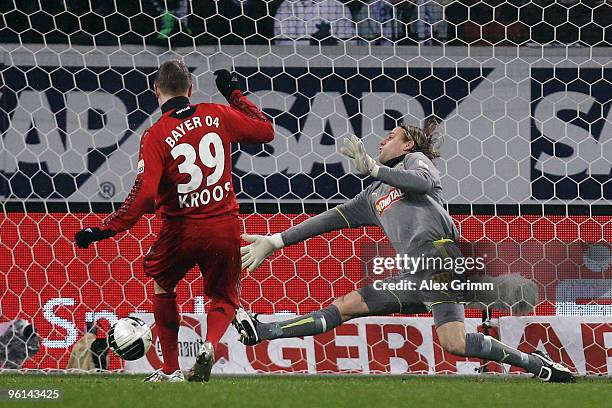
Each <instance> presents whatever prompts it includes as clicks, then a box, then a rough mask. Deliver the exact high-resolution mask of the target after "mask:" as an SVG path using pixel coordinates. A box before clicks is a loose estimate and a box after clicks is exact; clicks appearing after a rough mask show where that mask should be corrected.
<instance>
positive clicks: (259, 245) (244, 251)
mask: <svg viewBox="0 0 612 408" xmlns="http://www.w3.org/2000/svg"><path fill="white" fill-rule="evenodd" d="M242 239H244V240H245V241H246V242H252V244H250V245H246V246H243V247H242V248H240V254H241V255H242V269H245V268H247V269H248V270H249V272H253V271H254V270H255V269H257V267H259V265H261V263H262V262H263V261H264V260H265V259H266V258H267V257H269V256H270V255H272V254H273V253H274V251H276V250H277V249H282V248H283V247H284V246H285V244H284V243H283V238H282V237H281V234H274V235H249V234H243V235H242Z"/></svg>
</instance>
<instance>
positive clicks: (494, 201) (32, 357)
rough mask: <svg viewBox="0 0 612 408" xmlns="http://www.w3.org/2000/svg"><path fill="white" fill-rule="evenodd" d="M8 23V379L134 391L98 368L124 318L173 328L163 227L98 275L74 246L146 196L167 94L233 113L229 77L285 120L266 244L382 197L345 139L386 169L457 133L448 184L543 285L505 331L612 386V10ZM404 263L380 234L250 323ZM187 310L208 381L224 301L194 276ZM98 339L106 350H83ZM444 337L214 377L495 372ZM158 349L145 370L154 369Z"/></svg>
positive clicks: (509, 259) (401, 322)
mask: <svg viewBox="0 0 612 408" xmlns="http://www.w3.org/2000/svg"><path fill="white" fill-rule="evenodd" d="M0 13H2V20H0V41H1V42H2V43H0V74H1V77H0V78H1V81H2V83H1V88H0V132H1V134H2V138H1V139H0V140H1V142H0V143H2V150H1V152H0V171H1V172H0V198H1V199H2V203H3V213H2V216H1V221H0V276H1V277H2V279H3V280H2V282H3V284H2V285H1V286H2V294H1V297H0V314H1V320H2V321H3V322H4V323H0V361H2V362H3V364H4V365H3V367H4V368H19V367H24V368H32V369H65V368H67V367H68V368H82V369H93V368H95V367H102V368H107V369H119V368H124V367H125V365H124V364H125V363H124V362H122V361H120V360H119V359H118V358H116V357H115V356H111V357H109V359H108V361H107V360H106V358H105V357H102V358H100V359H97V360H96V359H92V358H91V355H90V354H89V352H87V350H91V349H92V348H93V349H94V350H96V353H99V354H103V353H104V344H103V343H104V342H103V341H102V342H97V343H96V344H95V346H92V345H93V343H94V342H95V340H96V338H99V339H103V338H104V336H105V332H106V330H107V329H108V324H109V323H112V322H114V321H115V320H116V319H117V318H118V317H122V316H125V315H128V314H131V313H142V314H143V318H144V319H145V320H146V321H147V322H148V323H150V324H153V319H152V315H150V314H149V312H151V310H152V308H151V302H150V294H151V293H152V282H151V281H150V280H149V279H147V278H146V277H145V276H144V274H143V272H142V265H141V264H142V262H141V261H142V256H143V254H144V253H146V251H147V250H148V248H149V246H150V245H151V243H152V242H153V241H154V239H155V232H156V231H157V230H158V228H159V222H158V221H157V220H155V219H153V218H152V216H149V217H147V218H146V219H143V220H141V221H140V222H139V223H138V224H137V226H136V227H134V228H133V229H132V230H131V231H130V232H129V233H127V234H124V235H122V236H120V237H119V238H118V239H117V240H116V241H107V242H103V243H99V244H97V245H96V246H95V248H94V249H93V250H90V251H87V252H78V253H77V252H76V250H75V248H74V247H73V244H72V242H71V239H72V237H73V236H74V233H75V232H76V231H77V230H78V229H80V228H81V227H82V226H83V225H89V224H95V223H96V222H98V221H99V220H100V219H101V218H103V217H104V216H105V215H106V214H107V213H108V212H109V211H111V210H112V208H113V203H114V204H116V203H119V202H121V200H123V199H124V198H125V196H126V195H127V193H128V192H129V189H130V187H131V185H132V182H133V180H134V177H135V174H136V168H135V166H136V161H137V160H136V159H137V153H138V146H139V138H140V135H142V133H143V132H144V130H145V129H146V128H148V127H149V126H150V125H151V124H152V123H153V122H154V121H155V120H156V119H157V117H158V115H159V111H158V106H157V101H156V99H155V97H154V95H153V93H152V91H151V82H152V79H153V75H154V73H155V71H156V68H157V67H158V66H159V63H160V62H161V61H164V60H166V59H170V58H180V59H183V60H184V61H185V62H186V64H187V65H188V67H189V68H190V69H191V70H192V73H193V75H194V78H195V79H196V85H197V86H196V92H195V94H194V96H193V98H192V99H193V100H194V101H198V102H199V101H214V102H219V103H224V102H225V101H224V99H223V98H222V97H221V96H220V95H219V94H218V92H217V91H216V89H215V88H214V81H213V78H212V74H211V72H212V71H214V70H215V69H221V68H230V69H233V70H235V71H236V72H237V73H238V74H239V75H240V77H241V81H242V85H243V88H244V89H245V90H246V91H247V93H248V96H249V98H250V99H251V100H252V101H253V102H254V103H256V104H257V105H258V106H261V107H262V108H263V109H264V111H265V112H266V113H267V114H268V115H269V116H270V117H272V118H273V119H274V124H275V128H276V133H277V136H276V138H275V140H274V141H273V142H272V143H270V144H268V145H266V146H265V147H261V146H247V145H241V146H236V147H235V150H234V152H233V165H234V187H235V190H236V193H237V195H238V198H239V200H240V203H241V209H242V215H241V217H242V220H243V229H244V230H245V231H248V232H251V233H274V232H279V231H282V230H284V229H286V228H287V227H289V226H290V225H292V224H295V223H298V222H300V221H302V220H304V219H305V218H306V216H307V215H309V214H313V213H317V212H319V211H321V210H322V209H324V208H328V207H329V206H332V205H335V204H337V203H340V202H342V201H344V200H346V199H347V198H351V197H353V196H354V195H355V194H356V193H358V192H359V191H361V190H362V189H363V186H364V184H365V183H367V182H368V181H367V180H363V179H361V178H359V177H357V176H355V175H354V174H352V173H351V172H350V171H349V168H348V165H347V162H346V161H345V160H344V159H343V157H342V156H341V155H340V154H339V152H338V151H337V149H336V140H338V139H339V138H341V137H343V136H346V135H348V134H356V135H358V136H359V137H361V138H362V139H363V140H364V142H365V144H366V147H367V148H368V149H369V150H371V151H374V149H375V146H376V145H377V144H378V141H379V140H380V137H381V136H382V135H384V134H385V133H386V132H388V131H389V130H390V129H392V128H393V127H394V126H395V125H396V123H397V122H398V121H400V120H403V121H404V122H406V123H408V124H412V125H419V124H421V123H422V121H423V119H425V118H426V117H429V116H431V115H436V116H437V117H438V118H440V119H442V121H443V122H442V123H443V133H444V134H445V143H444V145H443V148H442V158H441V159H440V160H439V161H438V163H437V165H438V167H439V169H440V170H441V172H442V185H443V186H444V189H445V199H446V200H447V202H448V208H449V211H450V213H451V214H452V215H453V217H454V219H455V221H456V222H457V225H458V226H459V228H460V231H461V234H462V239H463V240H464V241H466V242H479V243H481V244H483V245H494V246H495V247H496V248H497V255H496V257H495V260H494V262H495V266H496V268H498V269H496V270H497V271H500V273H501V271H503V272H513V273H521V274H522V275H523V276H525V277H527V278H530V279H532V280H534V281H535V282H536V283H537V285H538V288H539V292H540V293H539V299H540V302H539V304H538V305H536V308H535V313H534V316H531V317H527V318H518V317H514V316H506V315H508V314H509V312H508V311H505V312H501V315H502V316H503V317H500V318H499V319H498V316H499V313H498V314H495V315H494V321H493V323H494V325H493V326H494V327H493V328H491V329H487V330H491V332H492V333H497V335H500V336H501V338H502V339H503V340H504V341H505V342H506V343H508V344H511V345H514V346H520V348H521V350H524V351H532V350H534V349H535V348H544V349H546V350H547V351H548V352H549V353H550V354H551V356H552V357H553V358H555V359H557V360H558V361H563V362H564V363H566V364H567V365H569V366H571V367H572V368H573V369H574V370H575V371H577V372H579V373H582V374H585V373H587V374H608V375H609V374H610V373H611V372H612V368H611V366H610V362H609V361H610V358H609V353H610V351H609V349H610V347H612V346H611V344H610V341H609V340H608V339H609V336H610V334H609V333H610V332H612V320H611V317H610V316H611V315H612V310H611V306H610V299H612V292H611V291H610V287H612V269H611V263H612V261H611V251H610V247H609V245H608V244H606V243H607V242H611V241H612V222H611V219H610V212H609V204H610V200H612V190H611V187H612V184H611V183H610V175H611V174H612V173H611V172H612V141H611V140H610V139H612V128H611V127H610V126H611V123H610V107H611V106H612V100H611V95H612V68H611V67H610V62H609V61H610V57H611V56H612V51H611V48H609V47H610V45H611V44H610V43H611V38H612V37H611V35H612V34H611V28H610V21H612V19H611V18H610V16H611V15H612V7H611V5H610V4H609V2H602V1H581V2H577V1H557V2H553V1H535V2H532V1H487V2H480V1H455V2H451V1H442V0H439V1H365V0H364V1H358V0H354V1H348V2H340V1H334V0H324V1H316V0H312V1H301V0H300V1H297V0H285V1H280V0H275V1H255V0H244V1H239V0H234V1H197V2H191V1H186V0H177V1H167V2H164V1H161V0H151V1H142V2H140V3H138V2H106V1H99V2H98V1H91V2H78V1H65V2H64V1H46V2H28V1H16V0H15V1H5V2H3V3H2V4H0ZM383 240H384V237H383V235H382V233H381V232H380V231H379V230H378V229H375V228H365V229H356V230H345V231H343V232H338V233H330V234H325V235H324V236H321V237H317V238H313V239H311V240H309V241H308V242H306V243H304V244H299V245H295V246H292V247H290V248H287V249H285V250H284V251H283V252H282V253H281V254H279V255H278V256H277V257H275V258H273V259H272V260H271V261H270V262H266V263H264V264H263V265H262V266H261V267H260V268H259V269H258V270H257V271H255V272H254V273H251V274H245V275H244V277H243V280H242V287H243V288H242V301H243V304H244V305H245V306H247V307H248V308H250V309H252V310H254V311H256V312H259V313H264V314H272V313H298V314H302V313H308V312H311V311H313V310H316V309H318V308H320V307H322V306H325V305H327V304H329V302H330V301H331V300H333V299H334V298H336V297H339V296H342V295H344V294H346V293H347V292H349V291H351V290H353V289H355V288H357V287H358V286H359V283H360V279H361V269H360V266H359V261H358V258H359V256H360V248H362V247H363V245H366V244H368V243H371V242H379V241H383ZM177 293H178V299H179V303H180V307H181V311H182V312H183V313H184V314H185V315H184V318H183V319H184V321H183V328H182V329H181V341H182V343H181V347H182V349H181V350H182V351H181V357H182V361H181V365H182V366H185V367H186V366H188V365H189V364H190V363H191V362H192V361H193V350H194V347H195V345H196V344H197V342H198V341H199V338H200V337H201V334H203V333H204V332H205V326H204V323H203V321H201V320H202V317H203V314H204V313H205V307H206V303H205V302H206V299H204V298H203V289H202V278H201V277H200V276H199V274H198V273H197V272H196V271H192V272H190V273H189V275H188V276H187V278H186V280H185V281H183V282H182V283H181V284H179V286H178V288H177ZM468 317H469V318H470V319H468V321H467V329H468V330H476V329H477V326H478V328H479V329H480V330H482V329H483V328H482V326H481V325H480V324H481V311H480V310H479V309H469V310H468ZM94 322H98V326H99V327H98V331H97V333H96V334H89V335H85V332H86V331H87V330H88V328H89V329H91V327H92V326H95V325H94V324H93V323H94ZM29 323H32V324H33V326H34V328H35V333H37V334H32V326H31V325H30V324H29ZM432 324H433V322H432V320H431V318H428V317H425V316H421V317H391V318H371V319H362V320H358V321H356V323H354V324H352V323H351V324H348V325H346V326H343V327H342V328H339V329H337V330H336V331H335V332H331V333H328V334H325V335H321V336H317V337H315V338H314V339H312V338H307V339H304V340H302V339H296V340H279V341H275V342H271V343H264V344H262V345H259V346H257V347H255V348H244V347H242V346H240V345H239V344H238V343H237V342H235V341H234V340H235V337H236V335H235V334H234V333H233V331H231V330H230V331H228V334H227V335H226V338H225V339H224V342H223V344H224V347H225V346H226V349H224V350H226V351H223V352H221V353H220V354H221V355H220V356H218V357H219V358H220V361H219V364H218V365H217V366H216V370H219V371H221V372H248V373H250V372H257V371H263V372H308V373H317V372H327V371H331V372H339V371H340V372H361V373H364V372H365V373H374V372H393V373H404V372H422V373H433V372H456V371H458V372H464V373H465V372H472V371H473V370H472V369H473V368H474V367H480V364H481V362H480V361H475V360H474V361H468V360H466V359H463V358H457V357H454V356H452V355H450V354H448V353H445V352H443V351H442V349H441V348H440V347H439V345H438V344H437V338H436V335H435V331H434V330H432ZM90 331H91V330H90ZM155 336H156V334H155V330H154V338H155ZM154 344H155V346H154V350H153V351H152V352H151V353H149V356H148V358H146V359H143V361H141V362H139V363H137V364H136V365H132V366H131V367H127V368H129V369H132V370H136V371H147V370H151V368H152V367H155V366H156V365H157V364H158V363H159V358H160V353H159V349H158V344H157V343H154ZM71 352H72V354H73V355H72V357H71ZM94 354H95V353H94ZM100 360H101V361H100ZM145 360H146V361H145ZM487 367H488V368H487V369H488V370H489V371H501V370H502V368H501V367H500V366H498V365H494V364H490V365H488V366H487ZM514 369H515V368H510V367H505V370H511V371H514Z"/></svg>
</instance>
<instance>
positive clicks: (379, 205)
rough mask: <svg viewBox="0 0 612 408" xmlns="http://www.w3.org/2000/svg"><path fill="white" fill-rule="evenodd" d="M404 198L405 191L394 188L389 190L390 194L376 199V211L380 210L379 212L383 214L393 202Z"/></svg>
mask: <svg viewBox="0 0 612 408" xmlns="http://www.w3.org/2000/svg"><path fill="white" fill-rule="evenodd" d="M402 198H404V192H403V191H401V190H398V189H397V188H394V189H393V190H391V191H389V194H387V195H385V196H383V197H381V198H379V199H378V200H376V204H375V206H376V211H378V214H380V215H382V214H383V212H385V210H386V209H387V208H388V207H389V206H390V205H391V204H393V203H394V202H396V201H399V200H401V199H402Z"/></svg>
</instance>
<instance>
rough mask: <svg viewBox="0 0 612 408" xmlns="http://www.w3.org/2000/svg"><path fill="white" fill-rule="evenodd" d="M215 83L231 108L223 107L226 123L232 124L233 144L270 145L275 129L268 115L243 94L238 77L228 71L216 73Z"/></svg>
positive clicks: (223, 70) (231, 135)
mask: <svg viewBox="0 0 612 408" xmlns="http://www.w3.org/2000/svg"><path fill="white" fill-rule="evenodd" d="M214 74H215V76H216V78H215V83H216V85H217V89H218V90H219V92H220V93H221V94H222V95H223V96H224V97H225V99H227V101H228V102H229V104H230V106H222V107H221V109H222V110H223V116H224V123H228V124H231V132H230V137H231V139H230V141H231V142H233V143H268V142H270V141H272V139H274V127H273V126H272V123H271V122H270V120H269V119H268V118H267V117H266V115H265V114H264V113H263V112H262V111H261V110H260V109H259V108H258V107H257V106H255V104H253V103H252V102H251V101H249V100H248V98H247V97H246V96H244V95H243V94H242V90H241V89H240V85H239V84H238V77H237V76H236V75H235V74H232V73H230V72H229V71H228V70H225V69H221V70H218V71H215V73H214Z"/></svg>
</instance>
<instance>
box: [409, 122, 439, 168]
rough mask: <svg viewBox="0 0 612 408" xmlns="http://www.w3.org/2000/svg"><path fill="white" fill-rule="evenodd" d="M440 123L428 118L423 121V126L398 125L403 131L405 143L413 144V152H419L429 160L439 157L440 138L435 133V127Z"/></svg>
mask: <svg viewBox="0 0 612 408" xmlns="http://www.w3.org/2000/svg"><path fill="white" fill-rule="evenodd" d="M439 123H440V122H439V121H438V119H437V118H436V117H433V116H432V117H430V118H428V119H427V120H425V126H424V127H423V128H420V127H418V126H410V125H406V124H405V123H403V122H402V123H400V124H399V127H401V128H402V129H403V130H404V133H405V135H404V137H405V139H406V141H408V140H412V141H413V142H414V149H413V150H412V151H413V152H421V153H423V154H424V155H425V156H427V157H428V158H429V159H430V160H433V159H435V158H438V157H440V151H439V148H440V144H441V143H442V136H441V135H440V133H438V132H437V130H436V129H437V127H438V124H439Z"/></svg>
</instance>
